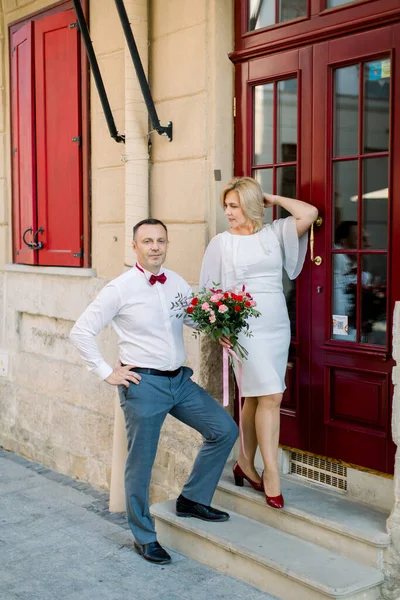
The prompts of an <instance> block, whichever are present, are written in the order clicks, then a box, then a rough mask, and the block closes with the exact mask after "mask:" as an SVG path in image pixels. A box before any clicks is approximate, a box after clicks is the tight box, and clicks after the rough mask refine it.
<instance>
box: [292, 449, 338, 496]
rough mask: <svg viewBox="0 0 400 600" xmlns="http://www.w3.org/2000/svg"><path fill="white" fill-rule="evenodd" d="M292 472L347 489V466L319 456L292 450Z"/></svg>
mask: <svg viewBox="0 0 400 600" xmlns="http://www.w3.org/2000/svg"><path fill="white" fill-rule="evenodd" d="M290 454H291V457H290V472H291V473H292V474H293V475H298V476H299V477H303V478H304V479H307V480H308V481H314V482H315V483H322V484H323V485H327V486H329V487H333V488H336V489H338V490H342V491H343V492H346V491H347V467H345V466H343V465H340V464H338V463H334V462H329V461H327V460H325V459H323V458H318V457H317V456H309V455H308V454H302V453H301V452H291V453H290Z"/></svg>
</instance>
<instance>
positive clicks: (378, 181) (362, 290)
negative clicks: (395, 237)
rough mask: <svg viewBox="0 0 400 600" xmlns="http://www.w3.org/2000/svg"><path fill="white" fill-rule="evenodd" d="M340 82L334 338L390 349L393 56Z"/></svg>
mask: <svg viewBox="0 0 400 600" xmlns="http://www.w3.org/2000/svg"><path fill="white" fill-rule="evenodd" d="M360 73H362V74H363V75H362V78H360ZM333 82H334V86H333V98H332V103H333V132H334V135H333V148H332V163H331V168H332V224H333V231H332V242H333V244H332V253H334V255H333V257H332V263H331V264H332V311H331V314H332V324H331V337H332V339H333V340H340V341H342V342H358V343H361V344H363V343H366V344H379V345H382V344H383V345H386V341H387V340H386V320H385V317H384V315H385V314H386V308H385V310H383V308H382V302H386V298H387V295H386V287H385V286H386V280H387V273H386V271H385V272H384V271H383V269H384V268H385V269H386V265H387V256H386V254H387V248H388V234H389V231H388V226H389V222H388V166H389V165H388V140H389V112H390V96H389V90H390V58H389V57H383V58H382V59H380V60H376V61H372V62H371V61H369V62H365V63H360V62H357V63H356V64H353V65H349V66H345V67H340V68H336V69H334V71H333ZM360 115H362V119H360ZM342 157H343V158H342ZM344 157H345V158H344ZM367 250H368V253H369V254H368V256H369V258H368V259H367V258H366V256H365V255H364V252H366V251H367ZM374 252H376V255H374V254H373V253H374ZM371 261H372V262H371ZM367 263H368V264H373V265H374V271H375V272H376V273H375V274H373V273H372V272H370V271H367V270H365V266H366V264H367ZM378 265H379V268H378ZM377 280H379V282H380V285H379V289H378V291H375V282H376V281H377ZM382 287H383V288H384V290H382V289H381V288H382ZM376 294H378V296H377V295H376ZM375 309H376V310H375ZM375 320H379V323H380V325H379V331H380V334H378V333H375V334H372V331H373V328H374V325H375Z"/></svg>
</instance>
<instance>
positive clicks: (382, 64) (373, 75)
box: [368, 59, 390, 81]
mask: <svg viewBox="0 0 400 600" xmlns="http://www.w3.org/2000/svg"><path fill="white" fill-rule="evenodd" d="M368 67H369V73H368V79H369V80H370V81H377V80H378V79H385V78H386V77H390V59H386V60H378V61H376V62H370V63H368Z"/></svg>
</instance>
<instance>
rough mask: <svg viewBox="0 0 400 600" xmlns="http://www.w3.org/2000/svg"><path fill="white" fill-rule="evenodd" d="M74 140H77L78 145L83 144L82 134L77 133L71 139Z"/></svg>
mask: <svg viewBox="0 0 400 600" xmlns="http://www.w3.org/2000/svg"><path fill="white" fill-rule="evenodd" d="M71 141H72V142H77V144H78V146H81V145H82V138H81V136H80V135H76V136H74V137H73V138H72V140H71Z"/></svg>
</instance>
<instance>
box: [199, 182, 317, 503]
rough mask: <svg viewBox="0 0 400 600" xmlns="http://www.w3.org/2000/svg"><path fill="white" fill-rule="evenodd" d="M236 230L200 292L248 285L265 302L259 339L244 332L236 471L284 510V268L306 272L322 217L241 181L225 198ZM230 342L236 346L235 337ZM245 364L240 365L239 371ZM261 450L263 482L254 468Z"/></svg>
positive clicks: (214, 243) (207, 269) (213, 258)
mask: <svg viewBox="0 0 400 600" xmlns="http://www.w3.org/2000/svg"><path fill="white" fill-rule="evenodd" d="M221 202H222V206H223V208H224V210H225V214H226V216H227V218H228V221H229V224H230V229H229V231H225V232H224V233H220V234H218V235H216V236H215V237H214V238H213V239H212V240H211V242H210V244H209V246H208V248H207V250H206V253H205V256H204V259H203V265H202V269H201V275H200V287H201V288H203V287H206V288H207V289H209V288H210V287H213V285H214V284H216V283H218V284H219V287H222V288H223V289H230V288H232V286H235V287H236V288H237V289H241V288H242V286H243V285H244V286H245V287H246V291H248V292H249V293H250V294H251V295H252V296H253V297H254V300H255V301H256V302H257V310H259V311H260V312H261V316H260V317H258V318H257V319H255V318H252V319H251V321H250V330H251V331H252V334H253V336H252V337H250V338H248V337H246V336H244V334H241V335H240V336H239V343H241V344H242V345H243V346H244V347H245V348H246V350H247V351H248V353H249V355H248V358H247V360H244V361H243V378H242V394H243V396H244V397H245V402H244V406H243V412H242V425H243V437H244V448H245V453H246V456H247V458H246V456H245V455H244V453H243V450H242V449H240V454H239V458H238V460H237V462H236V463H235V465H234V467H233V473H234V477H235V483H236V485H240V486H242V485H243V480H244V479H246V480H247V481H248V482H249V483H250V484H251V485H252V487H253V488H254V489H256V490H258V491H262V492H264V493H265V495H266V500H267V503H268V504H269V505H270V506H272V507H274V508H282V507H283V505H284V500H283V496H282V494H281V490H280V478H279V471H278V443H279V422H280V404H281V401H282V395H283V392H284V390H285V383H284V380H285V373H286V365H287V359H288V351H289V343H290V323H289V317H288V312H287V308H286V302H285V297H284V294H283V285H282V266H283V267H284V268H285V269H286V271H287V274H288V276H289V277H290V279H294V278H295V277H297V275H298V274H299V273H300V271H301V269H302V266H303V263H304V258H305V254H306V250H307V235H306V233H307V231H308V229H309V227H310V226H311V224H312V223H313V222H314V221H315V219H316V218H317V216H318V211H317V209H316V208H315V207H314V206H311V205H310V204H307V203H306V202H301V201H300V200H294V199H291V198H283V197H281V196H273V195H271V194H264V193H263V191H262V189H261V187H260V185H259V184H258V183H257V181H255V180H254V179H252V178H251V177H235V178H234V179H232V180H231V181H230V182H229V183H228V184H227V185H226V186H225V188H224V190H223V192H222V194H221ZM270 206H280V207H281V208H283V209H285V210H286V211H288V212H289V213H290V214H291V215H292V216H289V217H287V218H285V219H278V220H276V221H274V222H273V223H272V224H271V225H263V218H264V208H266V207H270ZM221 343H222V345H226V346H229V345H230V342H229V340H228V339H227V338H224V339H223V340H221ZM235 367H237V365H234V370H235V374H236V372H237V369H236V368H235ZM257 445H258V446H259V447H260V451H261V456H262V459H263V462H264V472H263V477H262V478H261V477H260V476H259V474H258V473H257V471H256V469H255V467H254V458H255V454H256V450H257Z"/></svg>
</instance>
